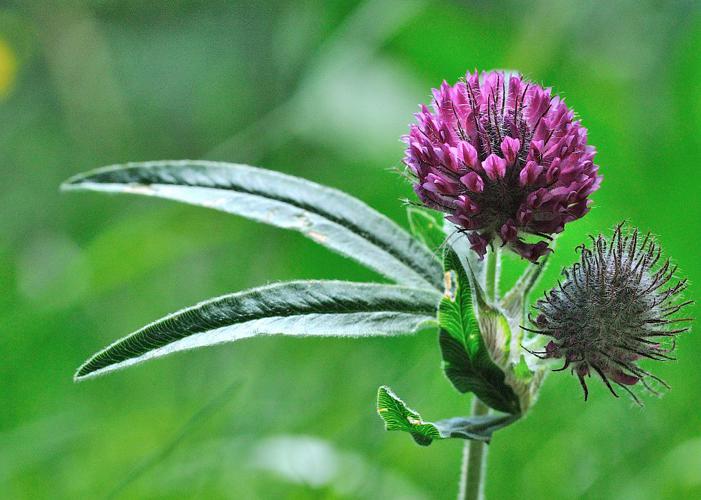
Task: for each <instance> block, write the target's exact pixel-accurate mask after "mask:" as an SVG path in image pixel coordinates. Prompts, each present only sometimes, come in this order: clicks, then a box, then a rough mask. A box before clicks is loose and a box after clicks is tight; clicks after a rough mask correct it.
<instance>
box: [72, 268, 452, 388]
mask: <svg viewBox="0 0 701 500" xmlns="http://www.w3.org/2000/svg"><path fill="white" fill-rule="evenodd" d="M439 300H440V295H439V294H438V293H436V292H433V291H431V290H428V289H415V288H408V287H403V286H396V285H379V284H372V283H352V282H345V281H293V282H288V283H278V284H274V285H269V286H265V287H261V288H254V289H251V290H247V291H244V292H239V293H234V294H231V295H224V296H222V297H218V298H215V299H212V300H208V301H206V302H202V303H200V304H197V305H195V306H193V307H190V308H187V309H183V310H182V311H179V312H176V313H174V314H171V315H168V316H166V317H165V318H162V319H160V320H158V321H155V322H154V323H151V324H150V325H147V326H145V327H143V328H141V329H140V330H138V331H136V332H134V333H132V334H131V335H129V336H127V337H124V338H123V339H121V340H118V341H117V342H115V343H114V344H112V345H110V346H109V347H107V348H106V349H104V350H102V351H100V352H99V353H97V354H95V355H94V356H93V357H91V358H90V359H89V360H88V361H86V362H85V364H83V365H82V366H81V367H80V368H79V369H78V372H77V373H76V379H82V378H86V377H88V376H95V375H99V374H102V373H106V372H109V371H112V370H116V369H119V368H124V367H127V366H130V365H134V364H136V363H140V362H142V361H146V360H148V359H153V358H156V357H160V356H164V355H166V354H170V353H172V352H177V351H182V350H186V349H193V348H196V347H204V346H209V345H214V344H220V343H222V342H234V341H237V340H241V339H244V338H248V337H254V336H257V335H275V334H280V335H295V336H305V335H314V336H325V337H368V336H383V335H384V336H388V335H400V334H408V333H414V332H416V331H418V330H420V329H422V328H424V327H426V326H428V325H430V324H434V323H435V314H436V306H437V304H438V301H439Z"/></svg>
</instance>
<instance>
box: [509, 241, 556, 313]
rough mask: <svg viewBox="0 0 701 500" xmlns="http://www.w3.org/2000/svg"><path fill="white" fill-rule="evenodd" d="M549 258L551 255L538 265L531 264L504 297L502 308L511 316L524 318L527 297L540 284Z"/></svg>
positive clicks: (547, 255)
mask: <svg viewBox="0 0 701 500" xmlns="http://www.w3.org/2000/svg"><path fill="white" fill-rule="evenodd" d="M549 256H550V254H549V253H547V254H545V256H544V257H543V258H542V259H541V261H540V262H538V263H537V264H529V265H528V267H527V268H526V270H525V271H524V272H523V274H522V275H521V276H520V277H519V279H518V281H516V283H515V284H514V286H513V287H512V288H511V290H509V292H508V293H507V294H506V295H505V296H504V298H503V299H502V301H501V307H502V309H503V310H504V311H505V312H506V313H507V314H508V315H509V316H511V317H513V318H519V319H520V318H521V317H522V316H523V308H524V304H525V300H526V297H528V294H529V293H530V291H531V290H532V289H533V286H535V284H536V283H537V282H538V278H540V276H541V274H542V273H543V270H544V269H545V266H546V264H547V262H548V257H549Z"/></svg>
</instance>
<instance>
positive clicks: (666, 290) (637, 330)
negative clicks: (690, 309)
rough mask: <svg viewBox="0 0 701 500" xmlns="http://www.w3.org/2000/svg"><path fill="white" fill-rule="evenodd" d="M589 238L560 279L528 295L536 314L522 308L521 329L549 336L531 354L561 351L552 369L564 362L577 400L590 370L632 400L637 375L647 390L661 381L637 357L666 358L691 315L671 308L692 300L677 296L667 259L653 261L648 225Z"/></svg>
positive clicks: (656, 255) (682, 284) (680, 286)
mask: <svg viewBox="0 0 701 500" xmlns="http://www.w3.org/2000/svg"><path fill="white" fill-rule="evenodd" d="M591 240H592V244H591V246H589V247H587V246H585V245H581V246H580V247H579V248H578V250H579V251H580V253H581V258H580V261H579V262H577V263H575V264H574V265H573V266H572V267H570V268H568V269H565V270H564V271H563V273H562V274H563V276H564V281H563V282H558V286H557V287H555V288H554V289H553V290H551V291H550V292H549V293H546V294H545V296H544V298H542V299H540V300H539V301H538V302H537V303H536V305H535V309H537V310H538V314H537V315H535V317H533V316H532V315H531V316H529V319H530V320H531V322H532V323H533V325H535V328H534V329H530V328H526V330H528V331H531V332H533V333H538V334H541V335H547V336H549V337H551V338H552V340H551V341H550V342H549V343H548V344H547V345H546V346H545V350H544V351H542V352H536V353H533V354H535V355H537V356H539V357H541V358H562V359H564V365H563V366H562V368H560V369H559V370H556V371H562V370H566V369H567V368H570V369H571V372H572V373H574V374H576V375H577V377H578V378H579V381H580V383H581V385H582V388H583V390H584V399H585V400H586V399H587V395H588V390H587V384H586V382H585V376H591V372H592V371H594V372H596V374H597V375H598V376H599V377H601V379H602V380H603V382H604V383H605V384H606V386H607V387H608V388H609V390H610V391H611V393H613V395H614V396H616V397H618V394H617V393H616V391H615V390H614V386H618V387H620V388H621V389H623V390H625V391H626V392H628V393H629V394H630V395H631V396H632V398H633V399H634V400H635V402H636V403H638V404H640V400H639V399H638V398H637V397H636V395H635V394H634V393H633V391H631V386H634V385H636V384H638V382H639V383H640V385H642V387H644V388H645V389H647V390H648V391H649V392H651V393H653V394H658V392H657V390H656V389H655V388H654V385H657V384H660V385H662V386H664V387H667V388H668V387H669V386H668V385H667V384H666V383H665V382H664V381H663V380H662V379H660V378H658V377H656V376H655V375H653V374H652V373H650V372H648V371H647V370H645V369H643V368H641V367H640V366H638V361H640V360H642V359H643V358H647V359H652V360H657V361H667V360H672V359H674V358H673V357H672V356H671V353H672V351H673V350H674V348H675V337H676V335H678V334H680V333H682V332H686V331H688V330H689V328H690V327H689V326H687V327H683V325H684V323H686V322H690V321H691V318H688V317H681V315H680V314H679V312H680V311H681V310H682V309H683V308H684V307H686V306H687V305H689V304H690V303H691V302H692V301H683V300H682V299H680V293H681V292H682V291H683V290H684V289H685V288H686V286H687V280H686V279H683V280H681V281H678V280H676V279H675V277H674V275H675V273H676V271H677V267H676V266H673V265H671V263H670V261H669V259H666V260H664V262H661V258H660V257H661V251H660V247H659V245H658V244H657V243H656V242H655V241H654V240H653V238H652V237H651V236H650V234H649V233H648V234H647V235H645V236H642V235H641V234H640V233H639V232H638V230H637V229H635V230H633V231H632V233H628V234H625V235H624V234H623V224H620V225H619V226H618V227H617V228H616V230H615V231H614V234H613V237H612V238H611V239H610V240H609V241H607V240H606V239H605V238H604V237H603V236H602V235H599V236H598V237H591ZM652 381H655V382H656V383H655V382H652Z"/></svg>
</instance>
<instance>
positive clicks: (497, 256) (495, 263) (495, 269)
mask: <svg viewBox="0 0 701 500" xmlns="http://www.w3.org/2000/svg"><path fill="white" fill-rule="evenodd" d="M484 258H485V259H486V260H487V262H486V263H485V265H486V276H485V290H484V291H485V292H486V294H487V297H489V298H490V299H491V300H492V301H496V299H498V298H499V274H500V271H501V251H500V250H499V248H498V247H496V248H495V249H494V250H492V249H489V250H488V251H487V255H486V256H485V257H484Z"/></svg>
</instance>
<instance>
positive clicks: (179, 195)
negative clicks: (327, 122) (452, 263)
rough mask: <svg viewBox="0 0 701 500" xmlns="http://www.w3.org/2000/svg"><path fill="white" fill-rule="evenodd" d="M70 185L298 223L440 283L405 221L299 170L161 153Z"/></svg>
mask: <svg viewBox="0 0 701 500" xmlns="http://www.w3.org/2000/svg"><path fill="white" fill-rule="evenodd" d="M63 189H65V190H92V191H106V192H111V193H131V194H141V195H146V196H155V197H159V198H167V199H171V200H176V201H181V202H184V203H190V204H192V205H199V206H204V207H209V208H213V209H216V210H221V211H224V212H229V213H233V214H237V215H241V216H244V217H248V218H250V219H253V220H256V221H259V222H264V223H267V224H272V225H274V226H278V227H283V228H287V229H294V230H296V231H299V232H301V233H302V234H304V235H305V236H307V237H309V238H311V239H313V240H314V241H316V242H317V243H319V244H321V245H324V246H326V247H328V248H330V249H332V250H334V251H336V252H338V253H340V254H343V255H345V256H347V257H350V258H353V259H355V260H357V261H358V262H360V263H361V264H363V265H365V266H368V267H370V268H371V269H374V270H375V271H377V272H379V273H380V274H383V275H384V276H387V277H388V278H390V279H392V280H393V281H396V282H397V283H400V284H403V285H407V286H414V287H427V286H432V287H434V288H437V289H439V290H440V289H441V288H440V287H441V284H440V281H441V276H442V272H441V267H440V263H439V262H438V260H437V259H436V258H435V256H434V255H432V254H431V252H430V251H429V250H428V249H426V248H425V247H424V245H422V244H421V243H420V242H418V241H417V240H415V239H414V238H413V237H411V235H410V234H409V233H407V232H406V231H405V230H404V229H402V228H401V227H399V226H398V225H397V224H395V223H394V222H392V221H391V220H390V219H388V218H387V217H385V216H384V215H382V214H381V213H379V212H377V211H376V210H374V209H372V208H370V207H369V206H367V205H366V204H364V203H363V202H361V201H360V200H358V199H356V198H353V197H352V196H349V195H347V194H345V193H342V192H341V191H338V190H336V189H331V188H328V187H324V186H321V185H319V184H315V183H313V182H309V181H307V180H304V179H300V178H298V177H292V176H289V175H285V174H281V173H278V172H273V171H270V170H264V169H260V168H255V167H249V166H246V165H238V164H231V163H221V162H210V161H192V160H182V161H156V162H146V163H127V164H125V165H116V166H111V167H105V168H101V169H97V170H93V171H91V172H87V173H85V174H80V175H77V176H75V177H72V178H71V179H69V180H68V181H66V182H65V183H64V184H63Z"/></svg>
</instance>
